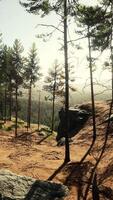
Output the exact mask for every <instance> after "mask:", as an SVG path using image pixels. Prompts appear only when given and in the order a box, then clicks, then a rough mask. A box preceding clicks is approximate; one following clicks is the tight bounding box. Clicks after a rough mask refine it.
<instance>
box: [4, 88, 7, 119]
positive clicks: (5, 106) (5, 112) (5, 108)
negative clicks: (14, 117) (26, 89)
mask: <svg viewBox="0 0 113 200" xmlns="http://www.w3.org/2000/svg"><path fill="white" fill-rule="evenodd" d="M6 115H7V88H6V85H5V90H4V123H6V117H7V116H6Z"/></svg>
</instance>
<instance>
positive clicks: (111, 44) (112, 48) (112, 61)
mask: <svg viewBox="0 0 113 200" xmlns="http://www.w3.org/2000/svg"><path fill="white" fill-rule="evenodd" d="M111 13H112V18H111V21H113V3H111ZM110 51H111V84H112V102H113V25H112V23H111V43H110Z"/></svg>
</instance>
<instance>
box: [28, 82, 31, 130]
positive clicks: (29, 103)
mask: <svg viewBox="0 0 113 200" xmlns="http://www.w3.org/2000/svg"><path fill="white" fill-rule="evenodd" d="M31 87H32V84H31V82H30V85H29V96H28V112H27V131H28V128H30V126H31Z"/></svg>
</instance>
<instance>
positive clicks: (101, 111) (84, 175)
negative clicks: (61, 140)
mask: <svg viewBox="0 0 113 200" xmlns="http://www.w3.org/2000/svg"><path fill="white" fill-rule="evenodd" d="M89 105H90V104H88V106H89ZM108 110H109V105H107V104H106V103H103V102H97V103H96V122H97V124H99V123H101V122H102V121H103V120H104V119H105V118H106V117H107V116H108ZM106 126H107V125H106V124H102V125H98V126H97V140H96V142H95V144H94V147H93V148H92V150H91V152H90V154H88V156H87V157H86V159H85V160H84V162H83V163H82V164H81V165H80V163H79V162H80V160H81V158H82V157H83V156H84V154H85V152H87V150H88V148H89V147H90V145H91V143H92V119H91V118H90V119H89V120H88V122H87V123H86V125H85V126H84V128H83V129H82V130H81V131H80V133H79V134H78V135H76V136H75V137H74V138H73V142H71V144H70V149H71V162H70V163H68V164H66V165H65V166H63V167H61V169H59V170H58V173H56V174H55V175H54V172H55V171H56V170H57V169H58V168H59V167H60V166H61V165H62V163H63V160H64V151H65V147H64V146H62V147H58V146H57V144H56V141H55V136H50V137H49V138H48V139H46V140H44V141H42V142H41V143H40V144H38V142H39V141H40V140H42V139H43V136H41V135H38V133H37V132H35V131H34V130H35V128H36V127H34V126H33V127H32V130H31V132H33V133H32V134H31V133H30V132H29V133H24V131H25V130H24V129H19V134H18V137H17V138H16V139H15V138H14V131H9V132H8V131H2V130H1V131H0V168H5V169H9V170H11V171H12V172H14V173H17V174H20V175H27V176H31V177H33V178H36V179H41V180H47V179H48V178H49V179H50V180H51V179H52V180H53V181H56V182H61V183H64V184H66V185H67V186H68V187H69V189H70V195H69V196H68V197H66V200H76V199H77V200H80V199H83V195H84V192H85V189H86V187H87V184H88V181H89V177H90V175H91V172H92V169H93V167H94V165H95V163H96V161H97V159H98V157H99V155H100V153H101V150H102V146H103V144H104V141H105V132H106ZM96 173H97V184H98V186H99V187H101V186H106V187H108V188H109V187H110V188H111V190H110V191H111V192H112V190H113V130H112V124H111V129H110V134H109V137H108V141H107V145H106V149H105V152H104V154H103V155H102V159H101V161H100V163H99V165H98V167H97V169H96ZM52 174H53V177H51V175H52ZM91 188H92V186H91V187H90V188H89V193H88V198H87V199H92V197H91ZM110 198H111V199H113V197H109V195H108V198H106V195H105V196H104V195H103V194H102V195H100V199H103V200H104V199H110Z"/></svg>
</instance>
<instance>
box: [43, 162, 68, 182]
mask: <svg viewBox="0 0 113 200" xmlns="http://www.w3.org/2000/svg"><path fill="white" fill-rule="evenodd" d="M65 165H66V163H65V162H64V163H63V164H62V165H60V167H58V168H57V169H56V170H55V172H54V173H53V174H52V175H51V176H50V177H49V178H48V179H47V180H48V181H51V180H53V178H55V177H56V176H57V174H58V173H60V172H61V170H62V169H63V168H64V167H65Z"/></svg>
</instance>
